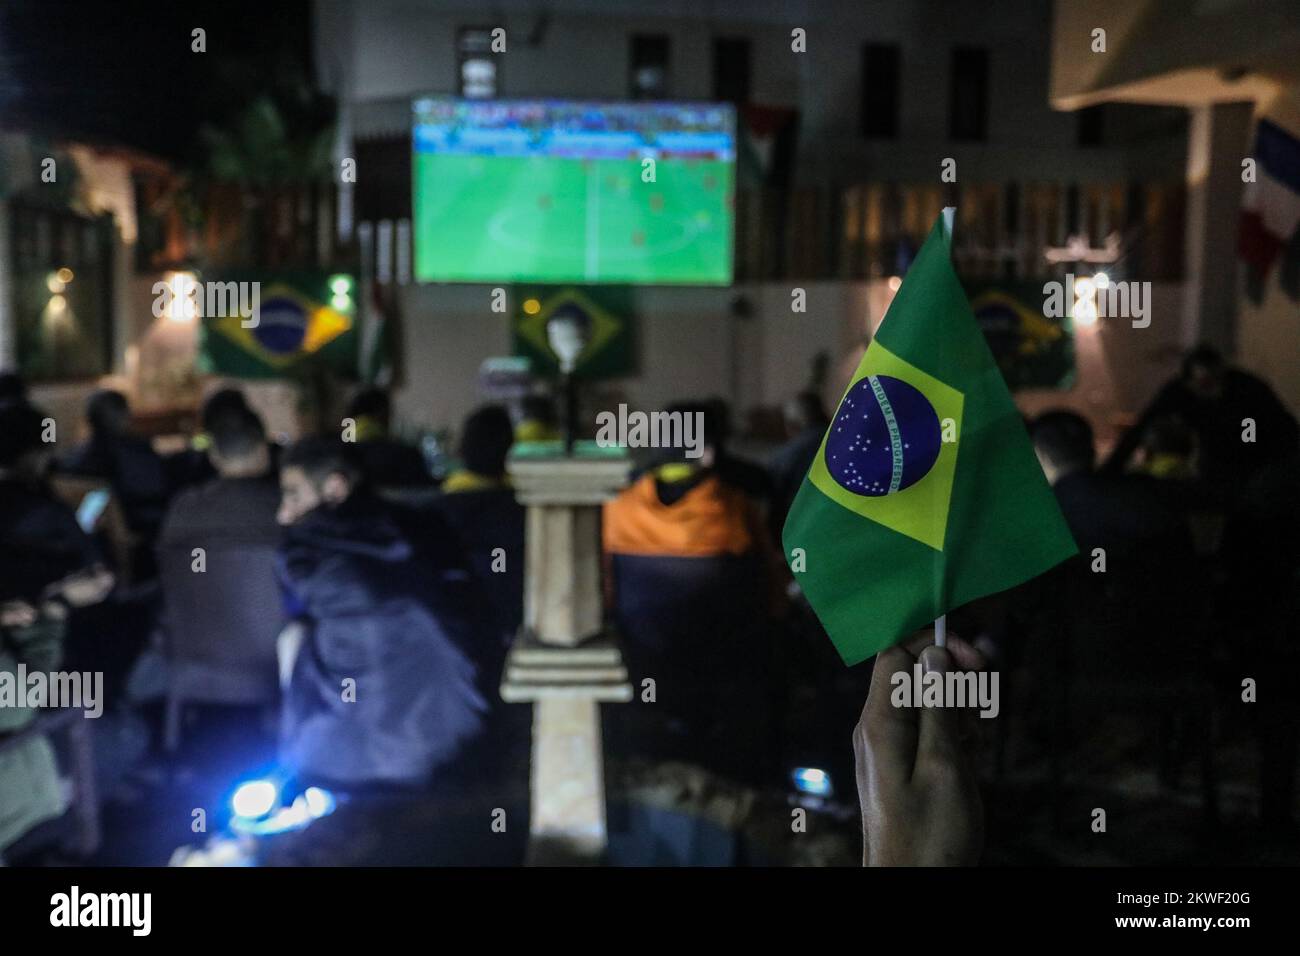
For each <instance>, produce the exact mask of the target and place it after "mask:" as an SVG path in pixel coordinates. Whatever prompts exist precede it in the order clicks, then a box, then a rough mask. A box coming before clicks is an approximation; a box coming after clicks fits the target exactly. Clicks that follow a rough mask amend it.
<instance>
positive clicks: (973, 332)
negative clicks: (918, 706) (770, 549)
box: [782, 218, 1077, 664]
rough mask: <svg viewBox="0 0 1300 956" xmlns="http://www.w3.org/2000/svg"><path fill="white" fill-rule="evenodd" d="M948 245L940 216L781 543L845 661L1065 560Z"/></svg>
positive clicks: (1059, 522) (1068, 547) (1045, 490)
mask: <svg viewBox="0 0 1300 956" xmlns="http://www.w3.org/2000/svg"><path fill="white" fill-rule="evenodd" d="M950 241H951V240H950V237H949V235H948V233H947V230H946V229H945V228H944V225H943V221H942V218H941V219H940V220H939V221H937V222H936V223H935V226H934V228H933V229H932V230H931V232H930V237H929V238H928V239H927V240H926V243H925V245H924V246H923V247H922V249H921V251H920V253H919V254H918V255H917V257H916V260H915V261H914V262H913V263H912V266H911V268H910V269H908V271H907V277H906V278H905V279H904V280H903V284H902V287H901V288H900V289H899V290H898V294H897V296H896V297H895V298H894V302H893V305H892V306H891V307H890V309H889V313H888V314H887V315H886V316H885V319H884V321H883V322H882V323H881V325H880V329H879V331H878V332H877V333H876V336H875V338H873V339H872V341H871V344H870V345H869V346H868V347H867V350H866V353H865V354H864V355H863V357H862V362H861V364H860V365H859V366H858V370H857V372H856V373H854V376H853V380H852V382H851V383H850V384H849V387H848V389H847V390H846V391H845V393H844V397H843V398H842V399H841V401H840V405H839V409H838V411H837V412H836V414H835V418H834V420H833V421H832V422H831V425H830V427H829V428H828V429H827V431H826V435H825V437H824V438H823V439H822V444H821V448H820V449H819V450H818V452H817V457H816V459H814V461H813V464H812V467H811V468H810V469H809V470H808V475H807V477H806V478H805V479H804V482H803V485H802V486H801V488H800V489H799V493H798V495H797V496H796V497H795V500H794V504H793V505H792V506H791V509H790V514H789V517H788V518H787V519H786V523H785V531H784V534H783V535H782V538H783V543H784V546H785V553H786V558H787V560H788V561H789V562H790V567H791V569H792V570H793V571H794V572H795V578H796V580H797V581H798V582H799V584H800V586H801V587H802V588H803V591H804V594H806V595H807V597H808V600H809V602H810V603H811V604H812V607H813V610H815V611H816V612H817V616H818V617H819V618H820V619H821V622H822V625H823V626H824V627H825V628H826V632H827V633H828V634H829V635H830V637H831V640H832V641H833V642H834V644H835V647H836V650H838V651H839V653H840V656H841V657H842V658H843V659H844V661H845V663H846V664H856V663H858V662H859V661H862V660H865V659H866V658H868V657H870V656H871V655H873V654H875V653H876V652H878V651H880V650H883V649H884V648H886V647H889V646H891V645H893V644H896V643H898V642H899V641H900V640H902V639H903V638H905V637H906V636H907V635H908V634H910V633H911V632H913V631H915V630H917V629H918V628H921V627H924V626H926V625H927V624H929V623H930V622H931V621H933V620H935V618H937V617H938V616H939V615H941V614H944V613H946V612H947V611H948V610H949V609H950V608H953V607H957V606H959V605H962V604H965V603H967V602H969V601H973V600H974V599H976V598H979V597H983V596H984V595H986V594H992V593H994V592H995V591H1002V590H1005V589H1006V588H1010V587H1014V586H1015V585H1017V584H1020V583H1021V582H1023V581H1027V580H1028V579H1029V578H1032V577H1034V576H1035V575H1038V574H1041V573H1042V572H1043V571H1046V570H1047V569H1048V568H1050V567H1052V566H1053V565H1055V564H1058V563H1059V562H1061V561H1063V560H1065V559H1066V558H1068V557H1069V556H1070V555H1072V554H1074V553H1075V551H1076V550H1077V549H1076V548H1075V545H1074V540H1073V539H1072V538H1071V537H1070V532H1069V529H1067V528H1066V525H1065V521H1064V519H1063V518H1062V517H1061V512H1060V509H1059V508H1058V507H1057V504H1056V499H1055V497H1054V496H1053V494H1052V490H1051V488H1049V487H1048V485H1047V481H1046V479H1045V478H1044V477H1043V473H1042V470H1041V468H1040V467H1039V465H1038V462H1037V460H1036V459H1035V457H1034V453H1033V449H1032V447H1031V446H1030V444H1029V439H1028V436H1027V435H1026V434H1025V429H1024V426H1023V424H1022V423H1021V419H1020V415H1019V413H1018V412H1017V410H1016V406H1015V404H1014V403H1013V402H1012V400H1011V393H1010V392H1009V391H1008V390H1007V386H1006V383H1005V382H1004V381H1003V379H1002V375H1001V374H1000V373H999V371H998V367H997V365H996V363H995V362H994V361H993V356H992V354H991V353H990V352H989V347H988V345H987V344H986V343H985V341H984V337H983V335H982V333H981V332H980V329H979V326H978V325H977V324H976V322H975V318H974V316H973V315H972V314H971V309H970V305H969V304H968V303H967V301H966V296H965V293H964V292H963V291H962V287H961V284H960V283H959V282H958V280H957V275H956V273H955V272H954V271H953V268H952V260H951V255H950V248H949V246H950ZM796 549H798V550H796Z"/></svg>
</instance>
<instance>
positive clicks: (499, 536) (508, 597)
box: [433, 405, 524, 646]
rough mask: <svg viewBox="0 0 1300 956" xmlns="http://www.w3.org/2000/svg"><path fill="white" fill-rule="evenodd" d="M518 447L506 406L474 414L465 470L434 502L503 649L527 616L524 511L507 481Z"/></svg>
mask: <svg viewBox="0 0 1300 956" xmlns="http://www.w3.org/2000/svg"><path fill="white" fill-rule="evenodd" d="M512 444H514V426H513V425H512V424H511V422H510V414H509V413H508V412H507V411H506V410H505V409H504V408H503V407H501V406H500V405H485V406H483V407H482V408H480V409H478V410H477V411H475V412H473V413H472V414H471V415H470V416H469V417H468V418H467V419H465V427H464V429H463V430H462V435H461V440H460V457H461V461H462V467H461V468H460V469H459V470H457V471H455V472H453V473H452V474H451V475H449V476H448V477H447V480H446V481H444V482H443V484H442V491H443V494H442V495H440V496H439V497H438V498H437V499H436V500H435V501H434V502H433V510H434V511H436V512H437V513H438V514H439V515H440V516H441V517H442V518H443V520H445V521H446V523H447V524H448V525H449V526H450V527H451V528H452V530H453V531H454V532H455V534H456V537H457V539H458V540H459V542H460V545H461V547H462V548H463V549H464V553H465V557H466V559H467V560H468V562H469V565H470V567H471V569H472V570H473V572H474V576H475V578H476V579H477V581H478V584H479V586H480V588H481V589H482V590H483V592H484V598H485V600H486V601H487V603H488V609H489V613H490V614H491V615H492V619H493V621H494V622H495V625H496V629H497V632H498V633H499V635H500V636H501V640H502V644H503V646H506V645H509V644H510V643H511V642H512V641H514V639H515V637H516V636H517V634H518V632H519V626H520V624H521V623H522V622H523V617H524V508H523V506H522V505H521V504H519V502H517V501H516V500H515V493H514V489H512V488H511V487H510V482H509V480H508V478H507V477H506V456H507V455H508V454H509V452H510V446H511V445H512Z"/></svg>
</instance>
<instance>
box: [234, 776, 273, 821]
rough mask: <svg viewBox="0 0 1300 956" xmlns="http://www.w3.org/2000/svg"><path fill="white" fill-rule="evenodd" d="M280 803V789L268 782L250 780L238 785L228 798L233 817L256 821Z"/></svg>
mask: <svg viewBox="0 0 1300 956" xmlns="http://www.w3.org/2000/svg"><path fill="white" fill-rule="evenodd" d="M279 802H280V788H279V787H278V786H276V784H274V783H273V782H272V781H270V780H250V781H249V782H248V783H243V784H240V785H239V787H238V789H236V790H235V794H234V796H232V797H231V798H230V808H231V809H232V810H234V811H235V816H237V817H244V818H245V819H250V820H256V819H258V818H259V817H264V816H266V815H267V814H268V813H270V812H271V811H272V810H274V809H275V806H276V804H277V803H279Z"/></svg>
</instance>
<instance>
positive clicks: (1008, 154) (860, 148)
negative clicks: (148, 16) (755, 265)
mask: <svg viewBox="0 0 1300 956" xmlns="http://www.w3.org/2000/svg"><path fill="white" fill-rule="evenodd" d="M316 8H317V16H316V34H317V35H316V44H315V46H316V55H317V60H318V63H319V72H320V74H321V80H322V82H323V83H325V84H327V86H328V87H329V88H331V89H343V90H347V91H348V92H347V93H346V94H345V96H344V99H345V100H347V101H350V102H352V103H353V104H356V105H355V109H357V110H358V112H359V113H360V112H365V111H366V110H367V109H371V110H374V109H377V108H378V107H376V106H371V107H367V106H366V105H365V104H366V103H367V102H368V101H371V102H373V101H379V100H391V99H394V98H403V97H410V96H413V95H416V94H419V93H428V92H433V93H451V92H454V91H455V89H456V76H455V73H456V65H455V41H456V33H457V30H458V29H459V28H461V27H465V26H487V27H495V26H501V27H503V28H504V29H505V30H506V34H507V49H506V53H505V54H504V56H502V57H501V59H500V69H501V74H500V92H501V95H502V96H505V97H522V96H556V97H583V98H594V99H623V98H625V97H626V96H627V92H628V80H627V76H628V55H629V44H630V40H629V38H630V37H631V35H632V34H634V33H637V32H653V33H664V34H667V35H668V36H669V37H670V40H671V53H670V57H671V65H670V81H669V83H670V94H671V97H672V98H674V99H686V100H691V99H696V100H699V99H708V98H709V97H710V96H711V95H712V40H713V38H714V37H715V36H727V37H747V38H749V39H750V41H751V44H752V47H751V88H752V99H753V101H754V102H757V103H763V104H767V105H776V106H790V107H797V108H798V109H799V111H800V134H799V147H800V156H799V163H798V170H799V178H800V179H801V180H802V181H806V182H815V183H820V182H859V181H865V180H868V179H872V178H885V179H901V180H913V181H916V180H925V179H929V178H931V177H935V178H936V179H937V176H938V173H939V161H940V160H941V159H942V158H944V157H949V156H951V157H953V158H955V159H956V160H957V163H958V177H959V179H962V178H969V179H970V180H1026V179H1044V180H1078V181H1098V180H1113V179H1116V178H1123V177H1125V176H1148V175H1158V174H1169V175H1171V176H1178V175H1180V174H1181V171H1182V160H1183V155H1184V152H1183V142H1182V136H1181V132H1180V130H1178V129H1176V128H1174V129H1163V128H1161V127H1160V126H1159V125H1157V126H1156V127H1155V128H1154V129H1150V130H1148V135H1145V136H1143V137H1141V138H1139V139H1138V140H1137V142H1138V145H1137V146H1135V147H1128V148H1116V147H1107V148H1094V149H1087V150H1080V149H1078V148H1077V147H1076V146H1075V142H1076V128H1077V122H1078V121H1077V119H1076V117H1075V116H1074V115H1072V114H1069V113H1061V112H1056V111H1054V110H1052V109H1051V108H1050V107H1049V106H1048V102H1047V96H1048V75H1049V71H1050V68H1051V63H1050V56H1051V50H1050V44H1049V43H1048V42H1047V41H1046V39H1045V38H1046V37H1049V36H1050V32H1051V6H1050V5H1049V4H1047V3H1044V2H1041V0H963V2H961V3H955V2H944V0H879V2H873V3H862V2H860V0H859V2H854V0H817V2H799V0H791V2H779V0H712V2H709V3H707V4H701V3H694V2H684V0H660V2H656V3H654V4H646V3H644V2H639V0H551V2H548V3H547V4H545V9H546V10H547V11H548V14H549V21H548V23H547V24H546V28H545V30H544V31H542V32H541V33H540V34H539V36H540V41H539V42H538V43H537V44H536V45H530V44H529V42H528V40H529V37H530V35H532V34H533V32H534V29H535V27H536V26H537V24H538V22H539V21H538V11H539V10H540V9H542V7H541V6H539V5H538V4H536V3H533V2H529V0H505V2H500V0H499V2H497V3H495V4H492V5H491V7H490V8H486V9H485V7H484V6H483V5H481V4H476V3H470V2H464V0H448V2H438V3H430V2H423V3H421V2H416V0H318V3H317V5H316ZM795 27H801V28H803V29H804V30H806V31H807V52H805V53H794V52H792V51H791V49H790V47H791V37H790V32H791V30H792V29H793V28H795ZM868 41H870V42H883V43H898V44H899V45H900V47H901V53H902V80H901V95H900V124H901V130H900V136H899V138H898V139H897V140H896V141H887V142H884V141H876V142H868V141H865V140H863V139H862V137H861V136H860V134H859V132H858V130H859V103H860V69H861V63H860V49H861V45H862V44H863V43H865V42H868ZM954 45H974V46H985V47H987V48H988V49H989V57H990V77H989V102H988V123H989V125H988V142H987V143H981V144H955V143H950V142H949V141H948V100H949V62H950V49H951V47H953V46H954ZM1108 119H1109V118H1108ZM1123 121H1124V120H1123V117H1122V115H1121V116H1120V118H1119V119H1118V120H1117V122H1123ZM387 122H388V120H386V125H387ZM357 124H358V126H359V127H361V128H364V126H365V122H364V119H363V118H361V117H358V121H357Z"/></svg>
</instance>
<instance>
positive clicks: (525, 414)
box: [515, 395, 562, 442]
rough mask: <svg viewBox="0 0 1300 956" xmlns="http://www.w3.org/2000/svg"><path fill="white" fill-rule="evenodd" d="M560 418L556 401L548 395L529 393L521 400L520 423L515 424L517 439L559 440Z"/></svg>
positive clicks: (522, 440) (523, 440)
mask: <svg viewBox="0 0 1300 956" xmlns="http://www.w3.org/2000/svg"><path fill="white" fill-rule="evenodd" d="M561 437H562V435H561V432H560V418H559V414H558V413H557V412H556V410H555V402H553V401H552V400H551V398H550V397H549V396H547V395H528V396H526V397H525V398H524V400H523V401H522V402H521V408H520V413H519V424H518V425H516V426H515V441H518V442H541V441H559V440H560V438H561Z"/></svg>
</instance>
